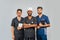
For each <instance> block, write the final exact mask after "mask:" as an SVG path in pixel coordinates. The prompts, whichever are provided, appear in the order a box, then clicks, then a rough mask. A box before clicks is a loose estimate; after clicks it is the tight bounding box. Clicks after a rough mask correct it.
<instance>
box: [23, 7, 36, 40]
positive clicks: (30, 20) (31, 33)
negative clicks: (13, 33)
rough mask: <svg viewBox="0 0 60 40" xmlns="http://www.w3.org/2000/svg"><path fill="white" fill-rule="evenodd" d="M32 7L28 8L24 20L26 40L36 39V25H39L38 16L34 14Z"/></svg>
mask: <svg viewBox="0 0 60 40" xmlns="http://www.w3.org/2000/svg"><path fill="white" fill-rule="evenodd" d="M32 13H33V11H32V8H28V10H27V14H28V16H27V17H25V21H24V36H25V40H35V27H36V26H37V24H36V23H37V22H36V18H35V17H33V16H32Z"/></svg>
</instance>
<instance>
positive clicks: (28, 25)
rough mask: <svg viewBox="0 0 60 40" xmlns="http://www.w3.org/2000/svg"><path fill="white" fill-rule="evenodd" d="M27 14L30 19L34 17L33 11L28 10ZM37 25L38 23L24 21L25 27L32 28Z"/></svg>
mask: <svg viewBox="0 0 60 40" xmlns="http://www.w3.org/2000/svg"><path fill="white" fill-rule="evenodd" d="M27 14H28V19H29V20H31V18H32V11H31V10H28V11H27ZM36 26H37V24H26V23H24V28H30V27H36Z"/></svg>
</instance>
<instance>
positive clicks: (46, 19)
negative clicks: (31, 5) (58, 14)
mask: <svg viewBox="0 0 60 40" xmlns="http://www.w3.org/2000/svg"><path fill="white" fill-rule="evenodd" d="M36 19H37V24H39V23H41V21H42V20H44V22H45V23H46V24H50V21H49V18H48V16H46V15H42V17H39V16H37V17H36ZM46 29H47V28H46V27H45V28H43V27H42V28H39V29H37V34H38V35H44V34H46Z"/></svg>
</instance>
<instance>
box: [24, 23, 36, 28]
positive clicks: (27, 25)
mask: <svg viewBox="0 0 60 40" xmlns="http://www.w3.org/2000/svg"><path fill="white" fill-rule="evenodd" d="M36 26H37V25H36V24H30V25H29V24H25V25H24V28H30V27H36Z"/></svg>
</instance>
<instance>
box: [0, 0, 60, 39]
mask: <svg viewBox="0 0 60 40" xmlns="http://www.w3.org/2000/svg"><path fill="white" fill-rule="evenodd" d="M59 3H60V0H0V40H12V38H11V26H10V25H11V20H12V18H14V17H15V16H16V10H17V9H18V8H21V9H22V10H23V14H22V16H23V17H25V16H27V13H26V11H27V8H28V7H32V8H33V16H37V7H38V6H42V7H43V13H44V14H45V15H48V16H49V19H50V23H51V27H50V28H48V30H47V35H48V40H60V23H59V22H60V16H59V13H60V5H59Z"/></svg>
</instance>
